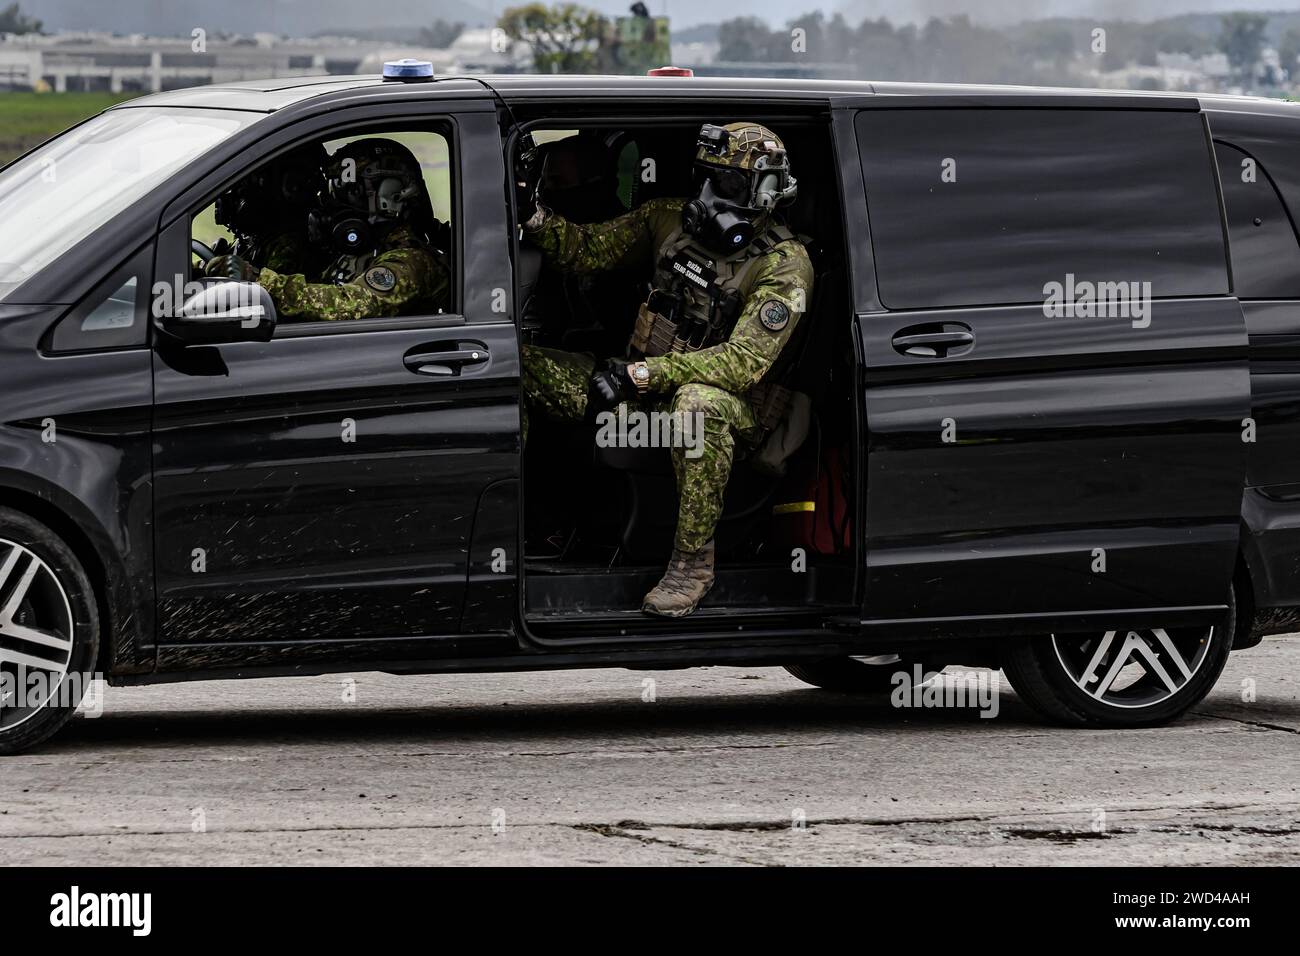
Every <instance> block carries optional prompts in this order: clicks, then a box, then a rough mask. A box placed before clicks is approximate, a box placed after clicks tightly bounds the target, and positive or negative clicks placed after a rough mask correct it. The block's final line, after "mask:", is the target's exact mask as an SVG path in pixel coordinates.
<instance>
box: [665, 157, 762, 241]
mask: <svg viewBox="0 0 1300 956" xmlns="http://www.w3.org/2000/svg"><path fill="white" fill-rule="evenodd" d="M748 202H749V177H748V176H747V175H746V174H745V173H742V172H740V171H739V170H734V169H721V170H718V171H716V172H715V171H710V172H709V173H708V174H707V175H706V176H704V177H703V182H702V183H701V185H700V193H699V196H698V197H697V198H695V199H692V200H691V201H690V202H688V203H687V204H686V205H684V206H683V207H682V229H683V230H684V231H685V232H686V233H687V234H688V235H691V236H694V237H695V238H696V239H698V240H699V242H700V244H701V245H703V246H704V247H705V248H707V249H709V250H711V251H713V252H717V253H721V254H723V255H730V254H731V253H735V252H739V251H740V250H741V249H744V248H745V247H746V246H747V245H749V244H750V243H751V242H753V241H754V224H753V223H752V222H750V221H749V220H748V219H747V218H745V217H744V216H742V215H740V212H741V211H743V210H744V209H745V207H746V206H747V204H748Z"/></svg>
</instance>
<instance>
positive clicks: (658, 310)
mask: <svg viewBox="0 0 1300 956" xmlns="http://www.w3.org/2000/svg"><path fill="white" fill-rule="evenodd" d="M793 238H794V233H792V232H790V230H789V229H787V228H785V227H784V226H779V225H773V226H770V227H768V228H767V229H766V230H765V231H764V232H763V234H762V235H761V236H759V237H758V238H756V239H755V240H754V241H753V242H751V243H750V244H749V245H748V246H746V247H745V249H744V250H743V251H742V252H739V253H736V254H735V255H734V256H730V257H728V258H722V259H717V258H714V256H713V254H712V253H710V252H708V251H706V250H704V249H702V248H701V247H700V246H699V245H698V244H697V243H696V242H695V240H694V238H693V237H691V236H689V235H687V234H686V233H685V232H683V230H681V229H677V230H675V231H674V232H673V233H671V234H670V235H669V236H668V238H667V239H665V240H664V243H663V245H661V246H660V247H659V255H658V259H657V260H656V267H655V275H654V280H653V282H652V284H651V291H650V297H649V298H648V299H647V300H646V301H645V302H644V303H642V305H641V308H640V309H639V310H638V312H637V317H636V325H635V327H634V328H633V329H632V338H631V341H630V342H629V346H630V350H631V352H632V353H633V354H636V355H641V356H646V357H650V356H655V355H667V354H668V353H669V352H695V351H699V350H700V349H706V348H708V347H709V346H711V345H717V344H718V343H720V342H725V341H726V340H727V339H728V338H729V337H730V335H731V330H732V328H733V327H734V326H735V324H736V319H738V318H739V317H740V313H741V311H742V310H743V309H744V306H745V299H746V298H747V297H748V296H749V291H750V289H751V288H752V286H753V276H754V273H755V271H756V270H757V269H758V267H759V265H760V264H761V263H762V258H763V256H764V255H766V254H767V253H768V252H771V251H772V248H773V247H774V246H776V245H777V243H780V242H785V241H787V240H790V239H793Z"/></svg>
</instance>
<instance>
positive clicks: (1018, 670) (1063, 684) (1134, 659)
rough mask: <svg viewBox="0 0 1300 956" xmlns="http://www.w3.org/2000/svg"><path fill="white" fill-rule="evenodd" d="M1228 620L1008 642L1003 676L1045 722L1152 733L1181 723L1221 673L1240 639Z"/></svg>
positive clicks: (1231, 613)
mask: <svg viewBox="0 0 1300 956" xmlns="http://www.w3.org/2000/svg"><path fill="white" fill-rule="evenodd" d="M1236 624H1237V619H1236V601H1235V599H1233V598H1231V597H1230V598H1229V602H1228V615H1227V619H1226V620H1225V621H1224V622H1223V624H1221V625H1217V626H1202V627H1181V628H1178V627H1171V628H1162V627H1154V628H1153V627H1136V628H1132V629H1125V628H1120V629H1116V630H1107V631H1100V632H1096V633H1092V634H1052V635H1049V636H1047V637H1029V638H1016V639H1012V640H1009V641H1008V642H1007V644H1006V646H1005V648H1004V651H1003V658H1002V670H1003V671H1004V672H1005V673H1006V675H1007V679H1008V680H1009V681H1010V682H1011V686H1012V687H1013V688H1014V689H1015V691H1016V693H1017V694H1018V695H1019V696H1020V698H1021V699H1022V700H1024V701H1025V703H1027V704H1028V705H1029V706H1030V707H1032V708H1033V709H1034V710H1036V711H1038V712H1039V713H1040V714H1042V715H1044V716H1046V717H1048V718H1050V719H1052V720H1054V721H1057V722H1059V723H1063V724H1069V725H1072V726H1076V727H1151V726H1155V725H1157V724H1163V723H1167V722H1169V721H1171V720H1174V719H1176V718H1177V717H1180V716H1182V715H1183V714H1184V713H1186V712H1187V711H1188V710H1189V709H1190V708H1192V707H1194V706H1195V705H1196V704H1198V703H1200V702H1201V700H1203V699H1204V698H1205V695H1206V694H1208V693H1209V692H1210V690H1211V688H1213V687H1214V683H1215V681H1217V680H1218V679H1219V675H1220V674H1221V673H1222V672H1223V666H1224V664H1225V663H1227V660H1228V654H1229V652H1230V651H1231V650H1232V643H1233V635H1234V634H1235V631H1236Z"/></svg>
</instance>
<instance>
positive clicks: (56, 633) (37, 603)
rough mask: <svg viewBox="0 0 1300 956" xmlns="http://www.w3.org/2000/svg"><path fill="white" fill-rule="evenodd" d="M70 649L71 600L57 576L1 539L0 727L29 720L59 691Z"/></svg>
mask: <svg viewBox="0 0 1300 956" xmlns="http://www.w3.org/2000/svg"><path fill="white" fill-rule="evenodd" d="M72 649H73V617H72V604H71V602H70V601H69V599H68V593H67V591H66V590H65V588H64V587H63V584H62V583H61V582H60V581H59V578H58V576H57V575H56V574H55V573H54V571H53V570H51V569H50V566H49V565H48V564H46V563H45V561H43V560H42V559H41V558H40V556H38V555H37V554H35V553H34V552H32V551H31V550H30V549H28V548H26V547H24V546H23V545H21V544H18V543H16V542H14V541H9V540H6V539H3V538H0V674H3V676H4V677H5V678H7V679H6V680H4V681H2V682H0V696H3V697H4V698H5V699H4V700H3V701H0V730H11V729H13V728H14V727H17V726H19V725H20V724H22V723H24V722H26V721H27V720H29V719H31V718H32V717H33V716H35V715H36V714H37V713H39V712H40V711H41V709H42V708H43V707H45V705H46V704H48V703H49V702H50V700H51V699H53V698H54V697H55V696H56V695H57V694H58V693H59V691H60V689H61V688H62V685H63V683H64V681H65V680H66V678H67V675H68V668H69V666H70V664H71V662H72ZM33 688H35V689H36V691H35V696H34V697H30V699H29V695H30V694H31V693H32V690H33Z"/></svg>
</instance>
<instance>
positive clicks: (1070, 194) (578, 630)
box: [0, 76, 1300, 752]
mask: <svg viewBox="0 0 1300 956" xmlns="http://www.w3.org/2000/svg"><path fill="white" fill-rule="evenodd" d="M733 120H754V121H759V122H761V123H763V124H764V125H766V126H767V127H769V128H770V129H772V130H773V131H775V132H776V133H777V134H779V135H780V137H781V138H782V139H783V140H784V142H785V144H786V147H787V148H788V151H789V156H790V158H791V162H792V165H793V167H794V170H795V172H796V174H797V176H798V179H799V195H798V199H797V201H796V202H795V204H794V205H793V207H792V208H791V209H790V210H789V213H788V225H789V226H790V228H791V229H792V230H793V231H795V232H797V233H798V234H800V235H801V236H803V237H805V239H806V245H807V247H808V249H809V250H810V255H811V258H812V261H813V264H814V268H815V271H816V282H815V291H814V295H813V301H812V302H810V303H809V311H808V315H807V316H806V317H805V318H804V322H803V325H804V327H805V329H806V334H805V335H804V336H803V337H802V338H801V340H800V345H799V348H798V356H797V357H798V361H797V363H795V364H794V365H793V366H792V368H791V369H790V373H789V374H790V384H791V387H792V388H793V389H794V390H796V391H799V392H801V393H802V394H804V395H806V396H807V397H808V400H809V408H810V415H809V426H808V430H807V431H808V436H807V438H806V440H805V441H804V442H803V443H802V445H801V446H800V448H799V449H798V451H797V452H796V453H795V454H794V455H793V456H792V457H791V458H790V460H789V461H788V462H787V463H786V467H785V472H784V474H772V473H770V472H766V473H761V472H759V471H758V470H756V469H749V468H745V467H737V468H736V469H735V474H734V475H733V478H732V481H731V484H730V485H729V487H728V493H727V501H726V509H725V511H724V513H723V519H722V523H721V525H720V527H719V531H718V548H719V554H720V560H719V577H718V582H717V585H716V587H715V588H714V590H713V592H712V593H711V594H710V596H709V597H708V598H707V599H706V601H705V603H704V604H703V605H702V606H701V608H700V609H699V610H698V611H697V612H696V613H695V614H693V615H691V616H689V617H686V618H683V619H680V620H670V619H658V618H651V617H648V616H645V615H642V614H640V613H638V612H637V611H636V610H631V608H635V607H636V599H637V598H638V597H639V596H640V595H641V594H643V593H644V591H645V590H646V588H647V587H648V586H649V585H650V584H652V583H653V582H654V580H655V579H656V578H657V577H658V575H659V573H660V572H661V571H662V569H663V562H664V559H665V556H666V553H667V548H668V541H669V536H670V532H671V517H672V512H673V494H674V490H673V484H672V477H671V472H669V471H666V469H665V468H664V467H663V460H664V459H663V458H655V456H653V455H642V456H637V455H627V456H618V455H611V454H608V453H605V450H603V449H598V448H595V447H594V446H593V440H592V439H593V436H592V432H591V431H590V430H589V429H587V430H584V428H583V427H578V426H574V427H570V428H561V427H558V426H551V427H549V428H548V427H545V426H543V427H539V429H538V430H537V433H536V434H530V436H529V441H528V446H527V449H526V451H525V449H524V448H523V445H522V442H521V433H520V347H521V343H529V342H552V343H556V344H562V345H563V346H564V347H566V348H571V349H576V350H582V349H584V348H585V349H591V350H593V351H597V352H599V351H600V350H601V349H602V348H605V349H615V348H617V341H618V335H619V334H620V326H619V324H618V323H620V322H623V321H625V320H630V315H629V313H628V310H629V309H631V310H633V311H634V310H635V308H636V302H637V297H638V296H639V295H640V294H641V290H643V288H644V283H645V281H646V278H647V276H645V275H630V276H621V277H615V279H614V280H613V281H594V280H593V281H585V280H584V281H577V282H575V281H573V280H571V279H570V278H567V277H563V276H557V275H554V274H552V273H551V272H550V271H549V269H548V268H547V267H545V266H544V265H543V264H542V263H541V261H540V259H539V257H538V256H537V254H536V253H535V251H534V250H532V249H531V248H530V247H529V246H528V245H527V244H526V243H522V242H521V241H520V230H519V228H518V217H517V210H516V209H515V205H516V200H515V190H514V189H513V182H514V180H515V178H516V176H515V170H513V169H512V165H513V164H514V163H516V161H518V160H519V157H521V156H524V155H525V154H526V153H527V152H528V151H529V149H530V148H535V147H536V146H537V144H545V143H548V142H555V141H562V140H571V141H573V142H574V143H580V144H581V150H583V151H584V152H583V156H584V157H585V158H584V159H583V160H582V162H583V163H590V164H594V167H595V168H596V169H597V171H598V175H596V176H595V177H594V179H591V180H584V182H586V183H588V185H589V186H590V184H591V183H592V182H600V183H603V184H604V185H603V186H601V187H600V188H601V190H602V192H601V193H600V195H598V196H597V195H593V194H592V193H591V192H590V190H589V189H588V190H587V191H584V190H583V189H578V190H576V191H573V190H570V192H571V193H572V195H570V196H568V197H567V199H566V201H569V202H572V203H574V204H575V206H574V208H575V209H576V208H577V207H578V205H580V204H582V203H586V204H587V210H588V212H589V213H590V214H591V215H592V216H595V215H599V214H601V213H600V212H599V209H601V208H603V209H604V210H605V211H612V212H614V213H617V212H621V211H624V210H626V209H630V208H633V207H635V206H637V205H639V204H641V203H644V202H647V201H649V200H651V199H653V198H655V197H660V196H680V195H684V194H686V192H687V191H688V190H689V189H690V159H691V156H692V149H693V144H694V142H695V138H696V136H697V134H698V132H699V130H700V128H701V125H702V124H704V123H726V122H731V121H733ZM373 135H384V136H389V137H393V138H396V139H399V140H400V141H401V142H403V143H405V144H406V145H408V146H409V147H410V148H411V150H412V152H414V153H416V154H417V155H418V156H419V158H420V162H421V164H422V168H423V169H424V171H425V174H426V178H427V180H428V183H429V188H430V192H431V194H432V195H433V197H434V202H435V205H436V206H437V207H438V216H439V218H440V219H443V220H445V221H446V222H447V223H448V224H449V228H448V230H447V235H446V246H447V253H448V254H449V256H450V259H451V262H452V272H453V283H452V286H453V288H452V291H451V302H450V307H449V308H446V309H443V310H441V311H438V312H436V313H432V314H422V315H403V316H401V317H399V318H358V319H355V320H351V321H345V322H288V321H279V322H277V321H276V319H275V316H274V308H273V306H271V305H268V304H267V303H268V302H269V299H268V300H266V301H264V302H263V303H262V305H263V306H265V308H262V309H261V316H262V317H261V318H258V319H256V320H254V321H249V320H248V319H247V318H246V313H241V312H239V311H238V310H231V311H230V312H229V313H225V312H221V311H219V310H218V311H216V312H213V311H212V310H211V309H210V308H205V309H195V308H192V307H191V306H192V305H193V303H194V302H195V301H198V300H203V301H204V302H207V303H209V304H210V303H211V295H212V288H211V287H210V285H207V284H205V283H203V282H202V281H201V272H200V270H199V269H198V265H197V263H198V262H200V261H201V260H202V259H203V258H204V257H205V256H207V255H210V254H211V251H212V248H213V244H214V243H219V242H220V239H221V235H220V234H221V231H222V227H221V226H220V225H219V222H218V219H219V218H221V217H219V216H217V215H215V214H214V210H218V211H219V207H220V204H221V203H222V202H223V201H226V202H228V201H229V197H231V196H232V195H235V194H236V192H237V191H238V190H239V189H240V188H241V184H245V183H247V182H249V181H250V178H251V177H256V176H258V175H259V173H260V172H262V171H265V170H267V169H271V168H273V167H272V164H274V163H276V162H279V161H281V160H283V159H284V158H285V157H286V156H290V155H294V154H295V151H298V150H300V149H301V148H303V147H309V148H312V149H316V148H318V147H322V146H323V147H324V149H325V150H326V151H327V152H328V151H330V150H331V149H333V148H337V144H338V143H341V142H347V141H349V140H350V139H354V138H357V137H361V136H373ZM1297 157H1300V106H1294V105H1291V104H1285V103H1279V102H1274V101H1269V100H1262V99H1248V98H1227V97H1196V96H1181V95H1151V94H1129V93H1109V92H1108V93H1097V92H1080V91H1065V90H1062V91H1047V90H1033V89H1013V88H993V87H959V86H923V85H908V84H891V83H850V82H843V83H841V82H793V81H791V82H787V81H767V80H724V79H704V78H695V77H667V76H649V77H638V78H628V77H564V76H529V77H504V76H503V77H490V78H486V79H480V78H468V77H460V78H439V79H435V80H433V81H431V82H385V81H384V80H382V79H381V78H380V77H353V78H338V77H333V78H313V79H301V78H300V79H292V80H276V81H267V82H261V83H242V84H232V85H228V86H221V87H207V88H200V89H190V90H182V91H177V92H169V93H163V94H160V95H155V96H150V97H145V98H142V99H137V100H132V101H130V102H127V103H124V104H122V105H120V106H117V107H114V108H113V109H111V110H109V111H107V112H105V113H103V114H101V115H99V116H97V117H95V118H93V119H91V120H89V121H87V122H85V123H83V124H81V125H80V126H78V127H75V128H74V129H72V130H70V131H69V132H67V133H64V134H63V135H61V136H59V137H57V138H56V139H54V140H52V141H50V142H49V143H46V144H45V145H43V146H41V147H39V148H38V149H36V150H34V151H33V152H31V153H29V154H27V155H26V156H24V157H23V158H21V159H19V160H17V161H15V162H14V163H12V164H10V165H9V166H7V167H6V168H5V169H4V170H3V171H2V172H0V394H2V395H3V405H2V406H0V407H2V408H3V414H2V415H0V690H2V691H3V694H4V704H3V705H0V706H2V709H0V751H3V752H14V751H19V750H22V749H23V748H26V747H30V746H33V745H35V744H37V743H39V742H41V741H42V740H44V739H46V738H47V737H48V736H49V735H50V734H52V733H53V732H54V731H55V730H57V729H58V727H60V726H61V725H62V724H63V723H64V722H65V721H66V720H67V719H68V717H69V716H70V714H71V712H72V710H73V709H74V708H75V706H76V704H77V702H78V700H79V696H80V691H79V688H80V687H81V686H82V683H83V682H84V681H85V680H86V679H87V678H88V677H90V676H91V675H95V674H102V675H104V676H105V678H106V679H107V681H108V682H109V683H110V684H133V683H147V682H162V681H179V680H191V679H199V678H214V677H223V678H229V677H256V676H272V675H295V674H296V675H301V674H318V673H326V672H339V671H345V670H357V669H373V670H381V671H387V672H391V673H410V674H416V673H434V672H457V671H461V672H464V671H506V670H529V669H543V668H570V667H610V666H626V667H637V668H667V667H686V666H702V665H709V664H728V665H755V666H758V665H762V666H771V665H784V666H786V667H787V668H789V669H790V671H792V672H793V673H794V674H795V675H797V676H798V677H800V678H802V679H803V680H805V681H807V682H808V683H810V684H813V685H816V686H818V687H822V688H826V689H829V690H833V691H838V692H880V691H885V692H887V691H888V690H889V688H890V686H891V684H892V683H893V681H894V678H893V675H894V674H895V673H897V672H898V671H900V670H910V669H912V668H914V667H917V666H919V667H921V668H924V669H925V672H927V673H928V672H931V671H933V670H935V669H938V668H941V667H944V666H947V665H957V664H961V665H972V666H989V667H1001V668H1002V669H1003V670H1004V671H1005V672H1006V674H1007V675H1008V677H1009V678H1010V680H1011V682H1012V683H1013V685H1014V687H1015V689H1016V690H1017V692H1018V693H1019V694H1020V695H1021V696H1022V697H1023V698H1024V699H1025V700H1027V701H1028V702H1029V703H1030V704H1031V705H1032V706H1034V707H1035V708H1036V709H1037V710H1039V711H1041V712H1042V713H1043V714H1044V715H1046V716H1048V717H1050V718H1052V719H1055V720H1058V721H1064V722H1068V723H1072V724H1078V725H1102V724H1109V725H1118V726H1138V725H1150V724H1156V723H1160V722H1162V721H1167V720H1169V719H1171V718H1173V717H1175V716H1177V715H1179V714H1181V713H1182V712H1184V711H1186V710H1187V709H1188V708H1189V707H1191V706H1192V705H1193V704H1195V703H1196V702H1197V701H1199V700H1200V699H1201V698H1202V697H1203V696H1204V695H1205V694H1206V693H1207V692H1208V691H1209V689H1210V687H1211V686H1212V685H1213V683H1214V682H1215V680H1216V679H1217V678H1218V676H1219V674H1220V672H1221V670H1222V668H1223V665H1224V662H1225V660H1226V658H1227V655H1228V652H1229V651H1230V650H1231V649H1232V648H1234V647H1235V648H1243V647H1249V646H1251V645H1253V644H1255V643H1257V642H1258V641H1259V639H1260V638H1261V636H1263V635H1265V634H1270V633H1280V632H1283V631H1286V630H1288V629H1293V628H1294V627H1295V626H1296V618H1297V613H1296V610H1295V609H1296V608H1297V607H1300V242H1298V241H1297V232H1296V224H1295V216H1296V214H1297V213H1300V159H1297ZM292 185H293V183H292V182H288V183H287V185H286V188H288V187H289V186H292ZM591 188H592V189H594V188H595V187H594V186H591ZM554 201H555V202H556V203H559V202H560V201H561V197H560V196H558V195H557V196H556V197H554ZM575 215H576V213H575ZM160 303H161V304H162V305H161V306H160ZM557 303H560V304H562V306H563V307H562V308H560V307H558V306H557ZM610 343H613V344H610ZM466 356H472V357H473V359H472V361H471V360H470V359H468V358H466Z"/></svg>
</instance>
